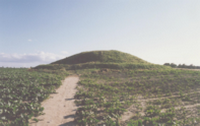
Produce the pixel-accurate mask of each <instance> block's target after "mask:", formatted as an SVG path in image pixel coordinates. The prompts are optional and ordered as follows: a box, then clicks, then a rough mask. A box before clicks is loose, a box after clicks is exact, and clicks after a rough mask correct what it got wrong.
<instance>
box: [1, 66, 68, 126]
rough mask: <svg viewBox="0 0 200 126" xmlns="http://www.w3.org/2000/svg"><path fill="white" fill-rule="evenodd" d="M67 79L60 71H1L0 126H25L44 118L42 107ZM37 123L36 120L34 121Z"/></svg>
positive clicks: (15, 69)
mask: <svg viewBox="0 0 200 126" xmlns="http://www.w3.org/2000/svg"><path fill="white" fill-rule="evenodd" d="M66 75H67V73H66V72H62V71H59V74H58V71H48V70H46V71H38V72H36V71H30V70H28V69H25V68H0V125H1V126H26V125H28V120H29V119H31V118H32V117H33V118H34V117H36V116H38V115H40V114H43V113H42V111H43V108H42V107H41V105H40V103H41V101H43V100H44V99H46V98H48V96H49V94H51V93H54V90H55V88H57V87H59V86H60V85H61V80H62V79H63V78H64V77H65V76H66ZM35 121H37V119H35Z"/></svg>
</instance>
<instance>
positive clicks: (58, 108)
mask: <svg viewBox="0 0 200 126" xmlns="http://www.w3.org/2000/svg"><path fill="white" fill-rule="evenodd" d="M78 81H79V78H78V77H76V76H70V77H67V78H66V79H65V80H64V81H62V85H61V86H60V87H59V88H58V89H57V90H56V92H57V93H56V94H51V95H50V98H49V99H47V100H45V101H44V102H42V107H44V111H43V112H44V113H45V114H44V115H41V116H38V117H37V119H38V120H39V122H35V121H33V120H30V121H29V125H30V126H75V122H73V121H74V116H75V112H76V109H77V107H76V105H75V103H74V95H75V93H76V89H75V88H76V86H77V82H78Z"/></svg>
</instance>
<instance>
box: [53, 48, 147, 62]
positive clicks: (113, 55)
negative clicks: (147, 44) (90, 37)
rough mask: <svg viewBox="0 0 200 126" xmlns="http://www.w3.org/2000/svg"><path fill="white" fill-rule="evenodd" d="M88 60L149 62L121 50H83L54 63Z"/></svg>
mask: <svg viewBox="0 0 200 126" xmlns="http://www.w3.org/2000/svg"><path fill="white" fill-rule="evenodd" d="M88 62H101V63H140V64H141V63H148V62H147V61H144V60H142V59H140V58H138V57H136V56H133V55H130V54H127V53H123V52H120V51H115V50H111V51H91V52H82V53H79V54H76V55H73V56H70V57H67V58H65V59H62V60H58V61H56V62H53V63H52V64H80V63H88Z"/></svg>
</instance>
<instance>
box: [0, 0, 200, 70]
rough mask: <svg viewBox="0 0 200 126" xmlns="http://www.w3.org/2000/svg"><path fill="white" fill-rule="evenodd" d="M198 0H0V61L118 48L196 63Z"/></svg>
mask: <svg viewBox="0 0 200 126" xmlns="http://www.w3.org/2000/svg"><path fill="white" fill-rule="evenodd" d="M199 7H200V1H199V0H151V1H150V0H0V66H9V67H30V66H36V65H39V64H47V63H51V62H53V61H55V60H58V59H61V58H64V57H67V56H71V55H73V54H76V53H80V52H83V51H92V50H119V51H122V52H126V53H130V54H132V55H135V56H138V57H140V58H142V59H144V60H146V61H149V62H151V63H155V64H164V63H166V62H170V63H172V62H173V63H176V64H183V63H185V64H188V65H189V64H194V65H198V66H200V49H199V48H200V36H199V34H200V8H199Z"/></svg>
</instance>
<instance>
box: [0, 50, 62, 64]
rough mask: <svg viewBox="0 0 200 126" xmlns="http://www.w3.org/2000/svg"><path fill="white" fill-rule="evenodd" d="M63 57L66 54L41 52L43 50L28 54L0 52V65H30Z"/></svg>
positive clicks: (45, 62)
mask: <svg viewBox="0 0 200 126" xmlns="http://www.w3.org/2000/svg"><path fill="white" fill-rule="evenodd" d="M65 57H66V56H63V55H57V54H54V53H49V52H43V51H38V52H36V53H28V54H26V53H24V54H17V53H13V54H8V53H0V66H9V67H30V66H36V65H39V64H47V63H51V62H54V61H56V60H59V59H62V58H65Z"/></svg>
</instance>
